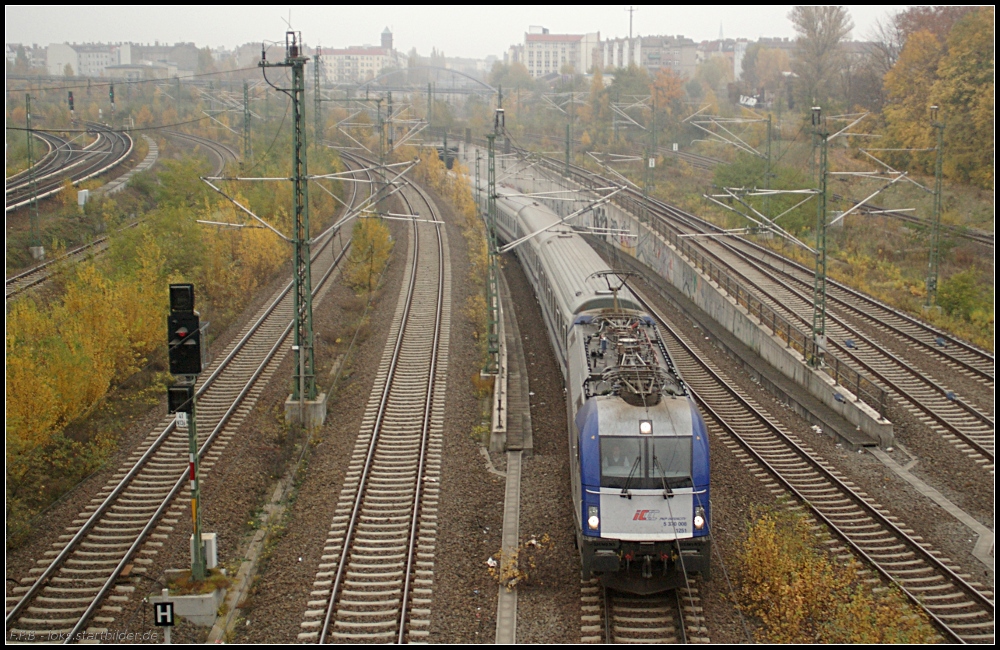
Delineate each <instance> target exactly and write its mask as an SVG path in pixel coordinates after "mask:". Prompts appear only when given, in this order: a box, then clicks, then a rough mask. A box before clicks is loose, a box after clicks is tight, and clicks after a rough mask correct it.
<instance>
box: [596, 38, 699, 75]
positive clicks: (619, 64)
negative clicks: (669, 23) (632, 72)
mask: <svg viewBox="0 0 1000 650" xmlns="http://www.w3.org/2000/svg"><path fill="white" fill-rule="evenodd" d="M601 45H602V47H601V55H602V56H601V66H602V67H603V68H625V67H628V66H629V65H630V64H635V65H637V66H639V67H642V68H646V69H647V70H649V72H650V73H652V74H656V72H657V71H659V70H660V69H661V68H669V69H670V70H673V71H674V72H675V73H677V74H678V75H681V76H686V77H692V76H694V70H695V68H696V67H697V65H698V46H697V44H695V42H694V41H692V40H691V39H690V38H684V37H683V36H636V37H633V38H631V39H629V38H614V39H608V40H606V41H604V42H603V43H602V44H601Z"/></svg>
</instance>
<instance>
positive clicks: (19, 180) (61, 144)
mask: <svg viewBox="0 0 1000 650" xmlns="http://www.w3.org/2000/svg"><path fill="white" fill-rule="evenodd" d="M32 136H33V137H35V138H38V139H39V140H41V141H42V142H43V143H44V144H45V147H46V150H45V154H43V155H42V157H41V158H39V159H38V161H37V162H35V164H34V165H31V166H29V167H28V168H27V169H23V170H21V171H19V172H17V173H16V174H11V175H10V176H8V177H7V182H6V184H5V186H4V194H9V193H10V192H11V191H13V190H14V189H16V188H19V187H21V186H23V185H25V184H26V183H30V182H31V177H32V176H42V175H44V174H46V173H48V171H50V170H51V169H53V168H56V169H57V168H58V167H60V166H61V164H60V163H58V162H56V160H57V157H59V156H63V157H66V156H68V155H69V154H70V149H71V148H70V144H69V141H67V140H65V139H63V138H61V137H59V136H57V135H55V134H54V133H42V132H41V131H36V132H35V133H33V134H32Z"/></svg>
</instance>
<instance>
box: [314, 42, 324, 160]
mask: <svg viewBox="0 0 1000 650" xmlns="http://www.w3.org/2000/svg"><path fill="white" fill-rule="evenodd" d="M322 50H323V48H321V47H317V48H316V57H315V59H314V60H313V103H314V107H313V117H314V118H315V122H316V126H315V127H314V129H313V140H314V141H315V143H316V146H317V147H319V145H320V142H321V141H322V139H323V113H322V107H321V105H320V102H321V101H322V99H321V98H320V92H319V84H320V82H319V66H320V59H319V58H320V55H321V54H322Z"/></svg>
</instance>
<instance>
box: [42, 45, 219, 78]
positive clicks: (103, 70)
mask: <svg viewBox="0 0 1000 650" xmlns="http://www.w3.org/2000/svg"><path fill="white" fill-rule="evenodd" d="M199 54H200V50H199V49H198V47H197V46H196V45H195V44H194V43H174V44H173V45H168V44H166V43H159V42H156V43H154V44H152V45H149V44H146V45H143V44H141V43H113V44H109V43H84V44H77V43H73V44H70V43H52V44H50V45H49V47H48V51H47V52H46V68H48V71H49V74H51V75H55V76H62V75H64V74H65V73H66V71H67V67H66V66H69V70H72V72H73V74H74V75H76V76H79V77H105V76H109V75H108V71H109V69H112V71H113V72H114V75H112V76H121V75H122V74H123V73H124V72H125V71H126V68H127V67H128V66H144V67H145V68H150V69H152V68H154V67H155V68H156V69H157V70H158V71H162V70H170V71H171V72H170V74H171V76H173V75H179V76H182V77H184V76H190V75H193V74H194V73H195V72H196V71H197V69H198V57H199ZM122 66H126V68H123V67H122ZM131 70H132V72H130V73H129V74H128V76H136V74H137V71H139V70H140V68H132V69H131ZM157 74H158V75H159V74H161V73H160V72H158V73H157Z"/></svg>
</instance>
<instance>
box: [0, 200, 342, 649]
mask: <svg viewBox="0 0 1000 650" xmlns="http://www.w3.org/2000/svg"><path fill="white" fill-rule="evenodd" d="M355 194H356V191H355ZM353 200H354V198H353V197H352V202H353ZM338 232H339V228H338V229H334V230H331V231H330V233H329V236H328V237H326V238H325V241H324V242H323V243H322V244H321V245H320V246H318V247H317V248H316V249H315V252H314V254H313V258H314V259H316V258H318V257H319V255H321V254H322V253H323V252H324V251H325V250H326V248H327V246H329V245H330V244H331V242H332V241H333V239H334V236H335V235H336V234H337V233H338ZM349 248H350V241H348V243H347V244H346V245H345V246H344V247H343V249H342V250H341V251H340V253H339V254H338V255H337V256H336V257H335V259H334V261H333V263H332V264H331V265H330V267H329V268H328V269H327V271H326V273H325V274H324V275H323V277H322V278H321V279H320V281H319V282H318V283H317V284H316V285H315V287H314V289H313V293H314V294H315V293H317V292H318V291H319V290H320V289H321V288H322V287H323V286H324V284H325V283H326V281H327V280H328V278H329V277H330V275H331V274H332V273H333V271H334V270H335V269H336V268H337V267H338V265H339V263H340V261H341V260H342V259H343V257H344V255H345V254H346V253H347V251H348V249H349ZM292 286H293V283H292V282H289V283H288V284H287V285H286V286H285V288H284V289H283V290H282V291H281V293H280V294H279V295H278V296H277V297H276V298H275V299H274V300H273V301H272V303H271V304H270V305H269V306H268V307H267V308H266V309H265V310H264V312H263V313H262V314H261V316H260V317H259V318H258V319H257V320H256V322H255V323H254V324H253V325H252V326H251V327H250V329H249V330H248V331H247V333H246V334H245V335H244V336H243V337H241V339H240V340H239V341H238V342H237V344H236V345H235V346H234V347H233V349H232V350H231V351H230V352H229V354H228V355H227V356H226V357H225V358H224V359H223V360H222V361H220V363H219V364H218V366H217V367H216V369H215V370H214V371H213V372H212V373H211V374H210V375H209V376H208V377H207V378H206V379H205V380H204V382H202V386H201V388H199V389H198V391H197V393H196V394H197V395H198V396H202V395H203V394H204V393H205V392H206V391H207V390H208V389H209V387H210V386H211V385H212V384H213V383H214V382H215V380H216V379H217V378H218V377H219V376H220V375H221V373H222V372H223V371H224V370H225V369H227V368H228V366H229V364H230V363H232V362H233V361H234V360H235V359H236V357H237V355H238V354H239V352H240V351H241V350H242V349H243V348H244V347H245V346H246V344H247V343H248V342H249V341H250V339H251V338H252V337H253V336H254V334H256V332H257V331H258V330H259V328H260V327H261V325H262V324H263V323H264V322H265V321H266V320H267V319H268V318H269V317H270V316H271V315H272V314H273V313H274V312H275V310H276V309H277V308H278V306H279V305H280V304H281V302H282V301H283V300H284V298H285V297H286V296H287V295H288V293H289V291H291V288H292ZM292 324H293V321H290V322H289V325H287V326H286V328H285V330H284V332H283V334H281V335H280V336H279V338H278V340H277V342H276V343H275V344H274V346H272V349H271V351H270V352H269V353H268V355H267V356H266V358H265V360H264V362H262V363H261V364H260V366H259V367H258V370H257V371H256V372H255V373H254V374H253V376H252V377H251V379H250V380H249V381H248V382H247V383H246V385H245V386H244V388H243V390H242V391H241V392H240V393H239V395H238V397H237V398H236V399H235V400H234V401H233V403H232V405H231V406H230V408H229V409H228V410H227V412H226V414H225V415H224V416H223V418H222V420H220V423H219V425H218V426H217V427H216V428H215V430H214V431H213V433H212V435H211V436H210V437H209V441H208V442H207V443H206V444H205V445H204V446H203V447H202V451H201V452H199V453H200V455H199V457H201V456H202V455H204V453H205V452H207V450H208V447H209V443H210V442H212V441H214V440H215V437H216V436H217V435H218V433H219V432H221V430H222V428H223V427H224V425H225V424H226V423H227V422H228V420H229V419H230V418H231V416H232V414H233V413H235V412H236V408H237V407H238V406H239V405H240V404H241V403H242V401H243V399H244V398H245V396H246V394H247V392H248V391H249V390H250V388H251V387H252V386H253V384H254V383H255V382H256V380H257V378H258V377H259V376H260V373H261V372H263V369H264V368H265V367H266V366H267V363H268V362H269V361H270V360H271V359H272V358H273V356H274V354H275V353H276V351H277V349H279V348H280V345H281V344H282V343H283V342H284V340H285V339H286V338H287V336H288V333H289V332H290V331H291V327H292ZM175 429H176V422H175V421H174V422H171V423H170V424H168V425H167V426H166V427H165V428H164V430H163V431H162V432H161V433H160V434H159V435H158V436H157V438H156V440H154V442H153V443H152V444H151V446H150V448H149V449H147V451H146V452H145V453H144V454H143V455H142V456H141V457H140V458H139V459H138V460H137V461H136V462H135V464H134V466H133V467H132V468H131V470H130V471H129V472H128V473H127V474H126V476H125V477H123V478H122V479H121V480H120V481H119V483H118V485H117V486H116V487H115V488H114V489H113V490H112V492H111V493H110V494H109V495H108V496H107V497H106V498H105V499H104V501H103V502H102V503H101V505H100V506H98V508H97V510H95V512H94V513H93V514H92V515H91V516H90V517H89V518H88V520H87V521H86V522H85V523H84V524H83V525H82V526H81V528H80V529H79V530H78V531H77V532H76V534H75V535H74V536H73V538H71V540H70V541H69V542H67V544H66V546H65V547H64V548H63V549H62V550H61V551H60V553H59V554H58V555H57V556H56V557H55V558H54V559H53V560H52V561H51V562H50V563H49V565H48V566H47V567H46V569H45V571H44V572H43V573H42V574H41V575H40V576H39V578H38V579H36V581H35V582H34V583H33V584H32V586H31V587H30V588H29V589H28V591H26V592H25V594H24V595H23V596H22V597H21V599H20V600H19V601H18V603H17V604H16V605H15V606H14V607H13V608H12V609H11V610H10V611H9V612H8V613H7V615H6V617H5V626H6V627H7V628H9V627H10V626H11V625H12V624H13V623H14V621H15V618H16V617H17V616H18V615H19V614H20V613H21V611H22V610H23V608H24V607H25V606H26V605H27V603H28V602H29V601H30V600H31V599H32V598H33V597H34V596H35V595H37V593H38V591H39V590H40V589H41V588H42V587H44V586H45V583H46V582H47V581H48V579H49V578H51V576H52V575H53V574H54V573H55V572H56V571H58V570H59V569H60V568H61V566H62V564H63V563H64V562H65V560H66V559H67V558H68V557H69V555H71V554H72V552H73V551H74V550H75V548H76V547H77V546H78V544H79V543H80V542H81V541H82V540H83V539H84V537H86V535H87V533H88V532H89V531H90V530H91V529H92V528H93V527H94V526H95V525H96V523H97V522H98V521H99V520H100V518H101V516H102V515H103V514H104V513H105V512H107V510H108V509H109V508H110V507H111V506H112V505H113V503H114V502H115V501H116V500H117V498H118V496H120V494H121V493H122V492H123V491H124V490H125V489H126V488H127V487H128V485H129V484H130V483H131V481H132V480H133V479H134V477H135V476H136V475H138V473H139V472H140V471H141V470H142V469H143V467H144V466H145V465H146V464H147V463H148V461H149V459H150V458H152V456H153V455H154V454H155V452H156V451H157V450H158V449H159V448H160V447H161V446H162V444H163V442H165V441H166V439H167V438H168V437H169V435H170V433H172V432H173V431H174V430H175ZM186 473H187V470H186V469H185V471H184V474H182V476H181V479H180V480H179V484H183V481H184V477H185V476H186ZM176 493H177V489H176V488H175V489H174V490H171V492H170V493H169V494H168V497H167V498H166V499H165V500H164V502H163V504H162V505H161V507H160V508H158V509H157V511H156V513H155V514H154V516H153V519H151V521H150V522H149V523H148V524H147V526H146V527H144V529H143V531H142V533H141V539H139V540H137V542H136V543H135V544H133V546H132V547H130V549H129V551H127V553H126V556H125V558H124V559H123V560H122V562H120V563H119V566H118V567H117V569H116V573H115V574H114V575H113V576H112V577H111V578H110V579H109V580H108V582H107V583H106V584H105V588H103V589H102V590H101V591H100V592H99V594H98V596H97V597H96V598H95V600H94V602H93V603H92V605H91V607H90V608H88V610H87V614H86V615H85V617H84V618H83V619H81V621H80V622H79V623H78V625H77V626H76V627H75V628H74V633H71V634H70V635H69V638H70V639H71V638H72V636H73V635H74V634H75V632H76V631H78V628H79V626H81V625H82V624H84V623H85V622H86V619H87V618H89V616H90V614H92V613H93V610H94V609H96V606H97V605H98V604H99V603H100V601H101V600H102V599H103V596H104V595H106V593H107V589H110V586H111V585H113V583H114V580H115V579H116V578H117V577H118V575H120V573H121V570H122V569H123V568H124V566H125V565H126V564H127V560H128V559H130V558H131V556H132V555H134V551H135V550H137V549H138V548H139V546H141V542H142V541H144V540H145V537H146V535H147V534H148V532H149V530H151V529H152V525H153V524H155V523H156V522H157V521H158V520H159V518H160V516H161V515H162V513H163V512H164V511H165V510H166V508H167V506H168V505H169V504H170V503H171V502H172V500H173V498H174V497H175V496H176Z"/></svg>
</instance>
